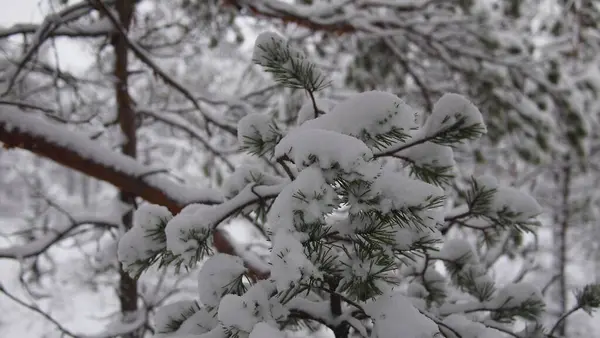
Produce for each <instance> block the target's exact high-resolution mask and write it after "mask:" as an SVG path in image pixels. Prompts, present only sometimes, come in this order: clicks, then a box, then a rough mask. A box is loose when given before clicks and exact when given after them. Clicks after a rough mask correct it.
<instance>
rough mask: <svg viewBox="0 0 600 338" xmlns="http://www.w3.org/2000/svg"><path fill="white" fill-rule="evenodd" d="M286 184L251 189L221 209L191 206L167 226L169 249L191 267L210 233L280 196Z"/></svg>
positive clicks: (229, 201)
mask: <svg viewBox="0 0 600 338" xmlns="http://www.w3.org/2000/svg"><path fill="white" fill-rule="evenodd" d="M285 186H286V184H279V185H275V186H257V187H254V189H252V188H253V186H247V187H246V188H244V189H242V191H241V192H240V193H239V194H237V195H236V196H235V197H233V198H232V199H229V200H227V201H225V202H223V203H221V204H218V205H212V206H211V205H203V204H189V205H188V206H186V207H185V208H184V209H183V210H182V211H181V212H180V213H179V214H177V215H176V216H175V217H173V219H171V220H170V221H169V223H168V224H167V228H166V229H165V233H166V236H167V248H168V249H169V250H171V251H172V252H173V253H174V254H175V255H180V256H181V258H182V259H184V260H185V261H187V262H188V263H191V264H194V262H190V261H189V259H191V258H193V257H194V254H195V251H196V249H197V248H198V247H199V245H200V243H198V241H197V239H208V236H209V235H210V233H211V232H212V231H213V230H214V228H215V227H216V226H217V225H219V224H220V223H221V222H223V221H224V220H226V219H227V218H228V217H230V216H233V215H234V214H235V213H236V211H238V210H240V209H243V208H245V207H247V206H249V205H251V204H252V203H256V202H258V199H259V198H258V197H257V195H258V196H262V197H264V198H269V197H275V196H277V195H279V193H280V192H281V191H282V189H283V188H284V187H285Z"/></svg>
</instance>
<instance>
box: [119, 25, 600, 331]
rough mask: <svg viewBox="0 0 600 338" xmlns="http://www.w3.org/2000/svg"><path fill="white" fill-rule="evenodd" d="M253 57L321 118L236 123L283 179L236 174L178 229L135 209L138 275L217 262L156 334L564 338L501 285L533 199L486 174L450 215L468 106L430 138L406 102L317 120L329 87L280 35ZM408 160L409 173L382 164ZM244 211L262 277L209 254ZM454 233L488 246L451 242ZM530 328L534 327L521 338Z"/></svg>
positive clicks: (352, 105)
mask: <svg viewBox="0 0 600 338" xmlns="http://www.w3.org/2000/svg"><path fill="white" fill-rule="evenodd" d="M253 59H254V61H255V63H257V64H259V65H261V66H262V67H263V68H264V69H265V71H267V72H269V73H271V74H272V75H273V78H274V79H275V81H277V82H278V83H280V84H282V85H284V86H287V87H289V88H295V89H303V90H305V91H306V92H307V93H308V94H309V96H310V98H311V102H312V106H313V113H314V114H313V116H312V117H311V118H308V119H306V120H305V121H303V123H301V124H299V125H298V126H296V127H293V128H289V129H288V130H285V129H284V128H283V127H280V126H279V125H278V123H277V121H274V120H272V119H271V118H269V117H266V116H265V115H261V114H252V115H248V116H247V117H245V118H244V119H242V121H240V123H239V126H238V138H239V142H240V145H241V147H242V148H243V149H245V150H246V151H247V152H248V153H250V154H254V155H259V156H262V155H266V156H268V157H269V158H270V160H271V162H272V163H273V164H274V165H275V164H276V165H279V166H282V167H283V168H284V169H285V172H286V173H287V175H288V177H276V176H275V175H274V174H272V173H268V172H264V173H261V172H260V171H259V170H258V169H253V170H249V169H248V168H240V169H239V170H238V171H237V172H236V173H235V174H234V175H233V176H232V177H231V178H230V180H229V181H228V182H227V184H226V194H225V195H226V196H227V198H228V199H227V200H226V201H225V202H224V203H222V204H219V205H211V206H209V205H199V204H192V205H189V206H187V207H186V208H185V209H184V210H183V211H182V212H181V213H179V214H177V215H175V216H172V215H170V214H168V215H167V214H166V213H168V211H166V210H161V211H159V209H157V208H158V207H156V206H153V205H144V206H142V207H141V208H139V209H138V211H137V213H136V219H140V220H143V222H142V223H137V224H136V226H135V227H134V228H133V229H132V230H130V231H129V232H128V233H126V234H125V235H124V237H123V238H122V239H121V242H120V244H119V259H120V260H121V262H122V263H123V264H124V266H125V268H126V269H127V270H128V271H129V272H130V273H131V274H132V275H133V276H139V274H140V273H141V272H142V271H143V270H144V269H147V268H148V267H149V266H150V265H152V264H154V263H156V262H159V264H161V265H165V264H169V263H174V264H176V265H178V266H185V267H193V266H195V265H196V264H198V263H199V262H202V261H203V260H204V259H206V261H205V262H204V263H203V265H202V266H201V268H200V274H199V301H200V302H199V304H197V303H195V302H190V301H185V302H181V303H176V305H170V306H167V307H165V309H164V310H163V311H161V312H160V313H159V314H158V315H157V319H156V320H157V322H160V323H161V325H160V327H161V329H160V330H159V331H158V334H157V336H158V337H163V338H167V337H169V338H171V337H172V338H176V337H181V338H183V337H186V338H190V337H197V338H209V337H210V338H216V337H223V338H225V337H227V338H232V337H233V338H237V337H240V338H243V337H250V338H259V337H284V336H285V334H284V331H285V330H301V329H306V328H311V329H312V328H314V323H318V324H321V325H322V326H323V327H327V328H329V329H330V330H331V331H332V332H333V333H334V335H335V337H336V338H342V337H351V336H356V337H359V336H363V337H377V338H392V337H398V336H399V334H400V335H401V336H402V337H405V338H424V337H452V338H461V337H481V338H484V337H504V336H506V335H508V336H513V337H532V338H533V337H555V336H554V335H553V331H554V329H553V327H548V326H547V325H544V323H542V322H541V316H542V314H543V312H544V309H545V306H544V301H543V297H542V295H541V292H540V290H538V288H537V287H536V286H534V285H532V284H530V283H527V282H522V281H516V282H514V283H508V284H506V285H498V284H497V283H496V282H495V281H494V279H493V278H492V276H491V275H490V267H491V265H493V263H494V262H495V261H496V260H497V259H498V258H499V257H500V256H502V255H505V254H510V253H507V251H510V250H517V249H519V248H520V247H521V246H522V240H520V238H521V237H520V236H522V233H523V232H533V231H535V230H536V225H537V223H536V222H535V217H536V216H537V215H538V214H539V213H540V212H541V207H540V206H539V205H538V204H537V202H536V201H535V200H534V199H533V198H531V197H530V196H528V195H526V194H525V193H523V192H521V191H519V190H517V189H515V188H511V187H506V186H502V185H500V184H498V182H497V181H496V180H495V179H494V178H493V177H489V176H483V177H473V178H472V179H471V182H470V186H469V187H468V189H466V190H465V191H462V192H461V195H462V196H464V205H462V206H459V207H457V208H453V209H451V210H450V207H449V205H450V203H448V201H447V195H448V194H447V192H446V191H445V190H444V189H447V188H448V186H449V184H450V183H452V177H453V176H452V170H453V168H454V161H453V158H452V156H453V154H452V151H453V148H456V147H458V146H460V145H462V144H464V143H465V142H469V141H473V140H476V139H478V138H479V137H481V136H482V135H484V134H485V133H486V131H487V130H486V127H485V125H484V124H483V119H482V116H481V114H480V112H479V110H478V109H477V108H476V107H475V106H474V105H473V104H471V103H470V102H469V101H468V100H467V99H465V98H464V97H462V96H460V95H457V94H446V95H444V96H442V98H440V100H438V101H437V103H436V104H435V105H434V106H433V108H432V111H431V114H430V115H429V117H428V118H427V119H426V121H425V123H424V124H423V125H419V124H418V123H417V120H418V119H417V118H416V117H417V115H418V114H417V113H416V112H415V111H414V110H413V109H412V108H411V107H410V106H408V105H406V104H405V103H404V102H403V101H402V100H400V99H399V98H398V97H396V96H395V95H391V94H387V93H382V92H377V91H371V92H364V93H360V94H357V95H355V96H354V97H351V98H349V99H347V100H346V101H343V102H340V103H338V104H337V105H335V106H334V107H333V108H332V109H328V110H326V109H320V107H318V104H317V102H318V100H317V99H316V98H315V94H316V93H317V92H318V91H319V90H321V89H323V88H324V86H325V84H326V83H327V80H326V77H325V75H324V74H323V72H321V71H320V70H319V69H318V67H317V66H316V65H315V64H314V63H312V62H311V60H309V59H308V58H307V57H305V56H304V55H303V54H302V53H301V52H299V51H298V50H296V49H294V48H293V47H292V46H291V45H290V44H288V43H287V42H286V41H285V40H284V39H283V38H281V37H280V36H278V35H276V34H272V33H263V34H262V35H261V36H259V38H258V39H257V43H256V48H255V54H254V57H253ZM398 160H399V161H403V162H404V163H407V164H408V166H407V167H406V168H405V169H406V170H400V171H398V170H396V169H395V168H394V166H390V165H387V164H389V162H391V161H398ZM240 213H242V214H244V215H245V216H248V217H253V218H254V219H253V221H254V223H255V224H256V225H257V226H259V227H261V228H263V229H265V231H264V232H265V234H266V236H267V238H268V242H269V245H270V250H271V254H270V261H269V274H268V278H266V279H263V280H256V278H255V277H254V276H256V275H257V274H256V270H258V269H260V264H257V262H254V261H252V260H249V259H243V258H244V257H241V258H240V257H234V256H229V255H225V254H212V250H211V234H212V233H213V231H214V230H215V229H216V227H218V226H219V225H220V224H221V223H223V222H225V221H227V220H228V219H230V218H232V217H233V216H235V215H237V214H240ZM149 216H150V217H149ZM457 225H458V226H462V227H467V228H471V229H474V230H476V231H477V232H479V236H478V237H477V238H478V239H481V240H482V241H480V242H477V243H475V242H470V241H469V240H467V239H465V238H459V237H453V236H450V234H451V232H449V229H450V228H452V227H453V226H457ZM482 243H483V244H482ZM242 256H244V255H242ZM438 262H439V263H441V264H437V263H438ZM599 298H600V290H599V289H598V286H597V285H589V286H586V287H585V288H584V289H583V290H582V291H581V292H580V293H579V294H578V297H577V299H578V306H577V307H576V308H575V309H574V310H573V311H572V312H575V311H577V310H579V309H583V310H585V311H588V312H590V311H592V310H593V309H596V308H598V307H599V306H600V302H599V301H598V299H599ZM572 312H571V313H572ZM568 315H570V313H566V314H564V316H563V317H561V319H560V320H564V319H563V318H566V317H567V316H568ZM560 320H559V321H560ZM519 321H521V322H525V323H526V324H527V325H526V326H525V328H524V329H523V330H520V331H517V330H516V327H517V326H516V325H515V324H516V323H518V322H519Z"/></svg>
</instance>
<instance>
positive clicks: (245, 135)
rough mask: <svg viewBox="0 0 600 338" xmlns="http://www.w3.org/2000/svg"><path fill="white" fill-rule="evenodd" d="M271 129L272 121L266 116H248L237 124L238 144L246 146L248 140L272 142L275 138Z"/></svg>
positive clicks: (274, 133) (255, 114)
mask: <svg viewBox="0 0 600 338" xmlns="http://www.w3.org/2000/svg"><path fill="white" fill-rule="evenodd" d="M273 127H274V122H273V119H272V118H271V117H269V116H268V115H266V114H260V113H252V114H248V115H246V116H244V117H243V118H242V119H240V121H239V122H238V142H239V143H240V145H246V144H248V140H249V139H261V140H263V141H268V140H273V139H275V138H276V137H277V133H276V132H275V130H274V129H273Z"/></svg>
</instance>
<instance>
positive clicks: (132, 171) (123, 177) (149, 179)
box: [0, 106, 222, 212]
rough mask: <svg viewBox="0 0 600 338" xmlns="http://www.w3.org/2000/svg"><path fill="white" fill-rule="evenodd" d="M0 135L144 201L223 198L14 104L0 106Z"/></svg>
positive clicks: (173, 205)
mask: <svg viewBox="0 0 600 338" xmlns="http://www.w3.org/2000/svg"><path fill="white" fill-rule="evenodd" d="M0 141H1V142H3V143H4V144H5V147H19V148H23V149H27V150H29V151H32V152H34V153H36V154H38V155H41V156H43V157H46V158H49V159H52V160H54V161H56V162H58V163H60V164H62V165H65V166H67V167H70V168H72V169H75V170H78V171H81V172H83V173H85V174H87V175H90V176H92V177H95V178H98V179H100V180H103V181H106V182H108V183H111V184H113V185H114V186H116V187H119V188H120V189H122V190H125V191H127V192H130V193H133V194H136V195H137V196H140V197H141V198H143V199H145V200H147V201H149V202H152V203H156V204H160V205H164V206H166V207H168V208H169V209H170V210H173V211H174V212H176V211H178V210H180V209H181V208H182V207H183V206H185V205H187V204H190V203H207V204H214V203H219V202H221V201H222V194H221V193H220V192H219V191H215V190H213V189H207V188H200V187H198V188H195V187H189V186H185V185H181V184H178V183H175V182H173V181H170V180H168V179H166V178H163V177H160V176H158V175H152V176H148V175H147V174H148V173H149V172H154V168H150V167H147V166H144V165H142V164H140V163H139V162H137V161H136V160H135V159H132V158H130V157H127V156H124V155H121V154H118V153H115V152H114V151H113V150H111V149H110V148H109V147H107V146H105V145H103V144H101V143H98V142H96V141H93V140H90V139H89V138H88V137H87V136H85V135H83V134H80V133H77V132H75V131H71V130H68V129H67V128H65V127H64V126H62V125H60V124H56V123H52V122H50V121H49V120H47V119H44V118H41V117H39V116H35V115H32V114H28V113H25V112H23V111H21V110H19V109H17V108H15V107H11V106H4V107H2V109H0Z"/></svg>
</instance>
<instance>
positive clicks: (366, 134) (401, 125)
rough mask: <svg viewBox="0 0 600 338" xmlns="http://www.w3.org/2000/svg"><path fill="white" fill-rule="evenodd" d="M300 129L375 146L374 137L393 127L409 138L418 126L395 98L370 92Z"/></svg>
mask: <svg viewBox="0 0 600 338" xmlns="http://www.w3.org/2000/svg"><path fill="white" fill-rule="evenodd" d="M300 128H308V129H324V130H331V131H336V132H339V133H342V134H346V135H350V136H354V137H356V138H358V139H360V140H361V141H363V142H365V143H366V144H367V146H369V147H373V146H374V144H373V141H372V140H371V138H373V137H375V136H376V135H381V134H384V133H389V132H391V131H392V130H393V129H394V128H395V129H397V130H401V131H403V132H404V133H406V134H407V135H408V134H409V133H410V132H411V131H412V130H415V129H417V128H418V124H417V114H416V113H415V111H414V110H413V109H412V108H411V107H410V106H409V105H407V104H406V103H404V101H402V100H401V99H400V98H399V97H397V96H396V95H393V94H390V93H386V92H381V91H368V92H363V93H360V94H356V95H353V96H351V97H350V98H348V99H346V100H344V101H342V102H340V103H338V104H337V105H335V107H334V108H333V109H332V110H331V111H330V112H329V113H327V114H325V115H322V116H320V117H318V118H316V119H314V120H310V121H306V122H305V123H303V124H302V126H300Z"/></svg>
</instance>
